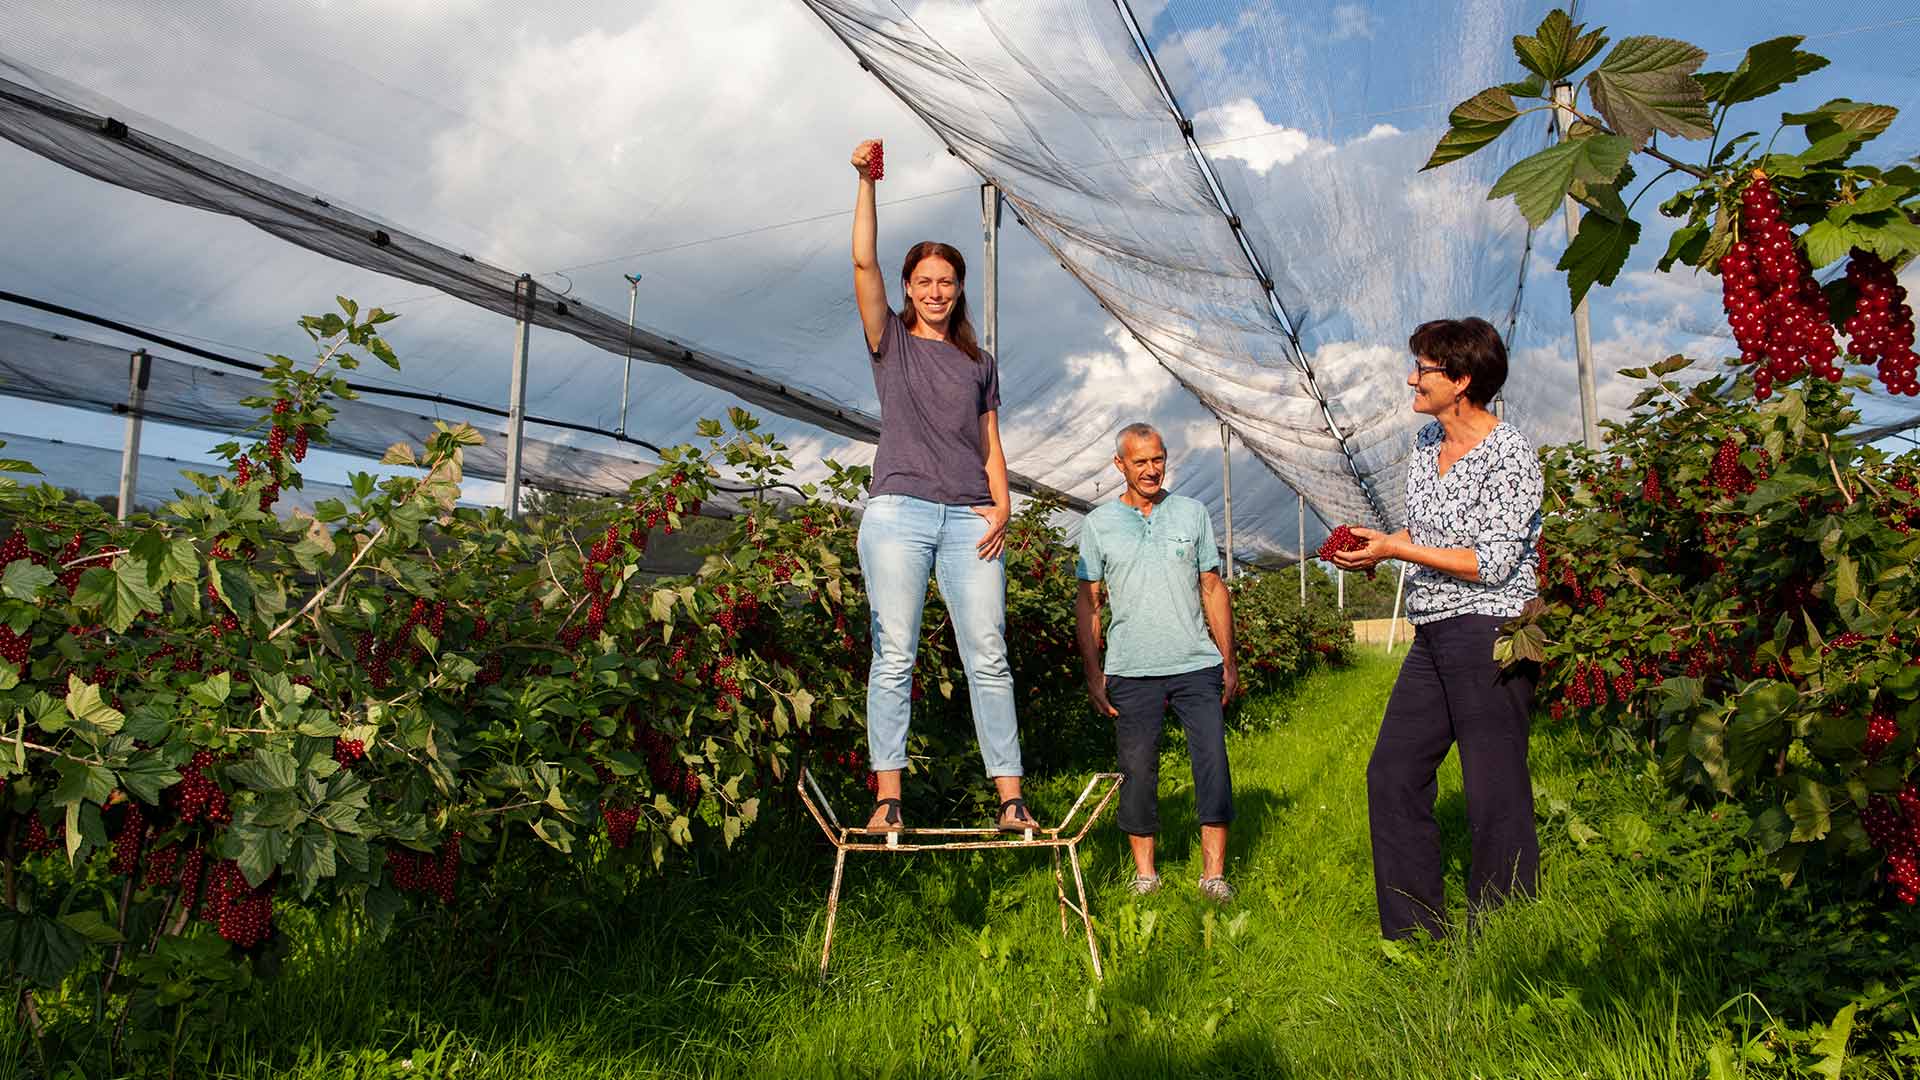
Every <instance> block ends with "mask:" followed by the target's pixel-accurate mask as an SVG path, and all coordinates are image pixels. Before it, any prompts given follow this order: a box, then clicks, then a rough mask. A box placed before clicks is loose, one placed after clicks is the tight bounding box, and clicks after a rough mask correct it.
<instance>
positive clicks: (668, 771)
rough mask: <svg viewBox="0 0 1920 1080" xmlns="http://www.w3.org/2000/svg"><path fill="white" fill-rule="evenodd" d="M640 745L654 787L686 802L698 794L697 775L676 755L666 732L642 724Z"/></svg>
mask: <svg viewBox="0 0 1920 1080" xmlns="http://www.w3.org/2000/svg"><path fill="white" fill-rule="evenodd" d="M640 748H641V751H642V752H643V753H644V754H646V757H647V775H648V776H650V777H652V778H653V787H654V790H656V791H661V792H665V793H666V794H667V795H668V796H670V797H674V798H678V799H681V800H683V801H685V802H692V801H694V800H695V799H698V798H699V797H700V777H699V776H698V775H696V774H695V773H694V771H693V770H692V769H689V768H687V766H686V765H685V764H684V763H682V762H680V761H678V760H676V759H675V757H674V753H673V744H672V743H671V742H670V741H669V740H668V739H667V737H666V736H665V735H663V734H661V733H660V732H658V731H655V730H654V729H653V728H651V727H642V728H641V729H640Z"/></svg>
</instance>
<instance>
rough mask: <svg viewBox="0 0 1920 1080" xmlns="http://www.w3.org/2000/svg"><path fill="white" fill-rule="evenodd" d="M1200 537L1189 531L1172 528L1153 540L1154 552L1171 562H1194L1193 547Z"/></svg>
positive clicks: (1163, 559)
mask: <svg viewBox="0 0 1920 1080" xmlns="http://www.w3.org/2000/svg"><path fill="white" fill-rule="evenodd" d="M1198 542H1199V541H1198V539H1197V538H1195V537H1194V536H1193V535H1191V534H1189V533H1184V532H1179V531H1174V530H1170V531H1168V532H1166V533H1165V534H1163V535H1161V536H1158V537H1155V538H1154V540H1153V550H1154V554H1155V555H1156V556H1158V557H1159V558H1160V559H1161V560H1162V561H1165V562H1169V563H1185V564H1189V565H1191V564H1192V562H1193V547H1194V545H1195V544H1196V543H1198Z"/></svg>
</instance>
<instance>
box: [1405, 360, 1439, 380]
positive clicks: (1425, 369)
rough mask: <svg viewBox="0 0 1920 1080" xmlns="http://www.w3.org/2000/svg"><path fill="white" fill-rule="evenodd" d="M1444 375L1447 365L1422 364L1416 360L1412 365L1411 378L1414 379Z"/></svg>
mask: <svg viewBox="0 0 1920 1080" xmlns="http://www.w3.org/2000/svg"><path fill="white" fill-rule="evenodd" d="M1446 373H1447V365H1445V364H1422V363H1420V362H1419V361H1418V360H1416V361H1414V363H1413V377H1414V378H1416V379H1417V378H1419V377H1420V376H1422V375H1433V374H1440V375H1445V374H1446Z"/></svg>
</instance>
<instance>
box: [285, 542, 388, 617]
mask: <svg viewBox="0 0 1920 1080" xmlns="http://www.w3.org/2000/svg"><path fill="white" fill-rule="evenodd" d="M386 532H387V527H386V525H385V524H384V523H383V524H381V526H380V527H379V528H378V529H375V530H374V531H373V535H372V536H370V537H368V538H367V542H366V543H365V544H363V545H361V547H360V550H359V551H357V552H355V553H354V556H353V561H351V562H349V563H347V568H346V569H345V570H342V571H340V573H339V574H338V575H336V576H335V577H334V579H333V580H332V581H329V582H327V583H326V584H325V585H322V586H321V587H320V591H319V592H317V593H314V594H313V596H312V597H311V598H310V599H308V600H307V602H306V603H305V604H303V605H301V607H300V610H299V611H296V612H294V613H293V614H292V615H289V616H287V621H286V622H283V623H281V624H280V625H279V626H276V627H274V628H273V633H271V634H268V635H267V640H268V641H272V640H273V639H274V638H277V637H279V636H280V635H281V634H284V633H286V632H287V629H288V628H289V627H291V626H292V625H293V624H294V623H297V622H299V621H300V620H301V619H303V618H305V617H306V615H307V613H308V612H310V611H312V610H313V609H314V608H316V607H318V606H319V604H320V601H322V600H324V599H326V597H327V594H328V593H330V592H332V591H333V590H334V589H336V588H338V587H339V585H340V583H341V582H343V581H345V580H347V576H348V575H350V574H352V573H353V572H354V570H355V569H356V568H357V567H359V565H360V563H361V562H362V561H363V560H364V559H366V557H367V552H369V551H372V550H373V548H374V545H376V544H378V543H379V542H380V538H381V537H382V536H385V535H386Z"/></svg>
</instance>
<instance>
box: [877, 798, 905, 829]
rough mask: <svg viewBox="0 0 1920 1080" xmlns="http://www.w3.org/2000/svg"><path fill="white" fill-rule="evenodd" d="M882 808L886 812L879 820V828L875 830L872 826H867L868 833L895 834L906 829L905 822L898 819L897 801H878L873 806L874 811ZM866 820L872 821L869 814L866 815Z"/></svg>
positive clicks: (898, 806) (898, 802)
mask: <svg viewBox="0 0 1920 1080" xmlns="http://www.w3.org/2000/svg"><path fill="white" fill-rule="evenodd" d="M882 807H884V808H885V809H886V811H887V812H886V814H885V815H883V816H882V817H881V818H880V826H879V827H878V828H875V827H874V826H872V825H868V826H867V831H868V832H889V833H897V832H900V831H901V830H903V829H905V828H906V824H905V822H904V821H903V820H902V819H901V817H900V808H901V804H900V800H899V799H879V800H876V801H875V802H874V804H873V808H874V809H875V810H879V809H881V808H882ZM867 820H868V821H872V820H873V815H872V814H871V813H869V814H868V815H867Z"/></svg>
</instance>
